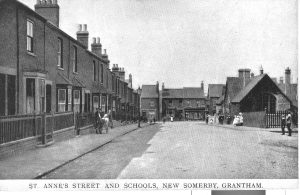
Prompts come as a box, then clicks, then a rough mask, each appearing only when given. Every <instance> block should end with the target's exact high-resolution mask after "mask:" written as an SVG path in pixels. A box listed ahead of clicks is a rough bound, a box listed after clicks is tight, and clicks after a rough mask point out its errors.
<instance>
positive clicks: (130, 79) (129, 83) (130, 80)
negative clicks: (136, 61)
mask: <svg viewBox="0 0 300 195" xmlns="http://www.w3.org/2000/svg"><path fill="white" fill-rule="evenodd" d="M128 80H129V82H128V85H129V87H130V88H132V74H131V73H130V74H129V79H128Z"/></svg>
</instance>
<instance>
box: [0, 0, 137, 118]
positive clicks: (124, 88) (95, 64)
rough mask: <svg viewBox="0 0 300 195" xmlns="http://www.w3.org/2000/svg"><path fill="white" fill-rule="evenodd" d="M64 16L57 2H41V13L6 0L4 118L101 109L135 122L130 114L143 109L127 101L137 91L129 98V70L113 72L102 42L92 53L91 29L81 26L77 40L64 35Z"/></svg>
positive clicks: (1, 65) (1, 74) (0, 64)
mask: <svg viewBox="0 0 300 195" xmlns="http://www.w3.org/2000/svg"><path fill="white" fill-rule="evenodd" d="M59 11H60V8H59V5H58V4H57V1H56V0H52V1H50V0H48V1H40V0H37V3H36V5H35V11H33V10H32V9H30V8H28V7H27V6H26V5H24V4H23V3H20V2H18V1H17V0H0V25H1V31H0V42H1V44H2V45H3V47H0V116H6V115H21V114H31V113H43V112H46V113H50V112H55V113H61V112H86V113H88V112H94V111H95V109H96V108H97V107H99V106H100V107H101V108H102V110H103V111H105V112H107V111H108V110H110V109H111V110H113V115H114V116H115V117H116V116H117V115H120V113H123V112H124V113H125V112H126V113H129V114H128V115H129V116H128V117H129V118H132V117H133V116H132V114H133V112H130V111H129V109H133V108H134V107H135V108H137V107H138V105H133V102H132V100H131V98H129V99H127V97H128V96H132V93H133V89H132V88H131V89H130V90H129V92H128V83H127V82H126V81H125V80H124V76H125V71H124V69H121V68H115V69H114V70H110V60H109V58H108V55H107V53H106V50H105V49H104V50H102V45H101V43H100V38H93V42H92V44H91V51H89V50H88V46H89V32H88V31H87V25H86V24H84V25H79V28H78V31H77V33H76V34H77V38H76V39H74V38H73V37H71V36H70V35H68V34H66V33H65V32H64V31H62V30H61V29H60V28H59V20H60V18H59ZM127 93H128V94H127ZM135 96H138V94H137V93H135ZM137 99H138V98H137ZM135 103H139V102H137V101H136V102H135ZM121 105H124V109H123V110H122V108H123V107H122V106H121ZM125 105H131V107H128V106H127V107H126V106H125Z"/></svg>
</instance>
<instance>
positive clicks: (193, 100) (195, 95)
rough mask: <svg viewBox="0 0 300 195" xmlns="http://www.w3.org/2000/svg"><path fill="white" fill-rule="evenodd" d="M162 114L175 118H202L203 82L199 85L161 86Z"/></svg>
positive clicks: (203, 105) (203, 101) (204, 101)
mask: <svg viewBox="0 0 300 195" xmlns="http://www.w3.org/2000/svg"><path fill="white" fill-rule="evenodd" d="M161 99H162V116H163V117H170V116H173V117H175V120H204V119H205V113H206V112H207V110H206V105H205V103H206V97H205V95H204V83H203V82H202V83H201V87H183V88H178V89H174V88H165V86H164V84H163V86H162V92H161Z"/></svg>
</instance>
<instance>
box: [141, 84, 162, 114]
mask: <svg viewBox="0 0 300 195" xmlns="http://www.w3.org/2000/svg"><path fill="white" fill-rule="evenodd" d="M159 108H160V105H159V83H158V82H157V83H156V85H142V94H141V116H142V117H146V118H148V119H149V118H153V117H154V118H155V119H156V120H159V119H160V114H159V110H160V109H159Z"/></svg>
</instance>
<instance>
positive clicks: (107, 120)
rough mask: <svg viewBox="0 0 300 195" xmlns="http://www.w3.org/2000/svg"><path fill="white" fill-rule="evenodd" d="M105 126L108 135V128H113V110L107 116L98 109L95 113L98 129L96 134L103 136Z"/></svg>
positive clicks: (95, 125)
mask: <svg viewBox="0 0 300 195" xmlns="http://www.w3.org/2000/svg"><path fill="white" fill-rule="evenodd" d="M104 126H105V129H106V133H108V128H109V126H110V128H111V129H112V128H113V121H112V113H111V110H109V111H108V113H107V114H105V113H104V112H102V110H101V108H100V107H99V108H97V109H96V112H95V124H94V127H95V129H96V133H97V134H98V133H100V134H102V130H103V127H104Z"/></svg>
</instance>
